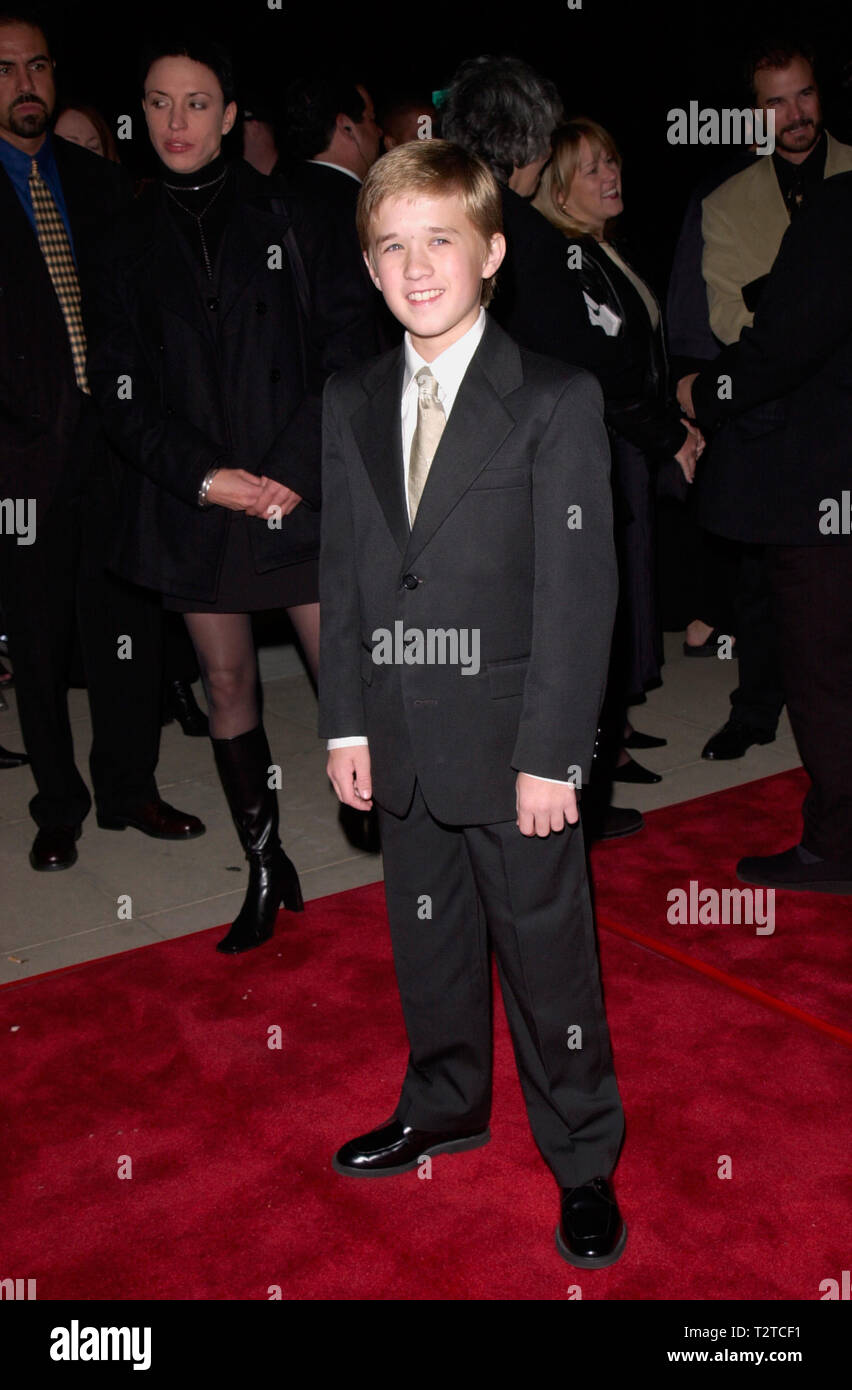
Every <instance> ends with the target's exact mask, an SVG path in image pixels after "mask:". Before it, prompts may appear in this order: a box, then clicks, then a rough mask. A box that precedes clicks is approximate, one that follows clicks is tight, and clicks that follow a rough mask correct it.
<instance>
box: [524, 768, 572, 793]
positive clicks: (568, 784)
mask: <svg viewBox="0 0 852 1390" xmlns="http://www.w3.org/2000/svg"><path fill="white" fill-rule="evenodd" d="M524 776H525V777H532V779H533V781H534V782H550V783H551V784H552V785H553V786H554V787H573V788H574V790H575V791H576V790H577V787H576V783H574V782H563V781H562V778H561V777H537V776H536V774H535V773H534V772H525V773H524Z"/></svg>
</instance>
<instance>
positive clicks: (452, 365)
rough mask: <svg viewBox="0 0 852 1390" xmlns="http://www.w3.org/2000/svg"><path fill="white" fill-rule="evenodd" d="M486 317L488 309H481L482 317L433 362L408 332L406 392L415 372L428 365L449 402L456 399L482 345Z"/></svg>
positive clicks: (406, 345)
mask: <svg viewBox="0 0 852 1390" xmlns="http://www.w3.org/2000/svg"><path fill="white" fill-rule="evenodd" d="M485 325H486V317H485V310H484V309H480V310H479V318H478V319H477V320H476V323H474V324H473V325H472V326H471V327H470V328H469V329H468V330H467V332H466V333H465V334H463V336H462V337H461V338H459V339H458V340H457V341H456V342H455V343H453V344H452V345H451V346H450V347H448V348H445V349H444V351H443V352H442V353H439V355H438V356H437V357H436V358H435V360H434V362H427V361H426V360H425V358H423V357H421V356H420V353H419V352H417V351H416V350H415V348H414V347H413V345H412V342H411V335H410V334H409V333H406V335H405V338H404V340H403V347H404V352H405V374H404V377H403V382H402V391H403V395H405V393H406V391H408V389H409V387H410V386H411V383H412V381H413V380H414V376H415V373H416V372H418V371H419V370H420V368H421V367H428V368H429V370H430V372H431V373H432V375H433V376H434V377H435V378H436V379H437V382H438V390H439V392H441V393H442V395H443V397H444V398H445V400H446V401H448V403H449V405H452V403H453V401H454V400H455V397H456V393H457V391H458V389H459V387H460V386H461V383H462V378H463V376H464V374H465V372H466V371H467V369H468V367H469V366H470V362H471V358H472V357H473V354H474V353H475V352H476V349H477V348H478V347H479V343H480V340H481V338H482V335H483V333H484V332H485Z"/></svg>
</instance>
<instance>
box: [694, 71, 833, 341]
mask: <svg viewBox="0 0 852 1390" xmlns="http://www.w3.org/2000/svg"><path fill="white" fill-rule="evenodd" d="M752 91H753V95H754V104H755V107H758V108H760V109H761V110H763V111H766V112H770V111H772V112H774V114H775V151H774V153H773V154H772V155H766V156H762V157H761V158H759V159H757V160H756V161H755V162H754V163H753V164H750V165H749V167H748V168H747V169H743V170H741V172H740V173H738V174H734V176H733V177H732V178H730V179H727V180H726V181H725V182H724V183H723V184H721V185H720V186H719V187H718V188H715V189H714V190H713V192H712V193H710V194H708V196H707V197H706V198H705V199H704V202H703V204H702V229H703V234H704V256H703V260H702V272H703V275H704V279H705V281H706V283H707V299H708V302H709V307H710V326H711V328H712V329H713V332H714V333H715V335H716V337H717V338H719V339H720V340H721V341H722V342H723V343H725V344H728V343H735V342H736V341H737V339H738V338H739V336H740V333H741V332H742V330H743V329H744V328H745V327H746V326H747V325H748V326H750V325H751V323H752V320H753V318H754V308H755V305H756V300H757V295H758V293H759V288H760V285H759V284H758V285H755V281H757V282H762V281H763V280H764V279H765V277H766V276H767V275H768V274H769V272H770V270H771V269H772V265H773V262H774V261H775V257H776V256H777V255H778V248H779V246H780V245H781V238H782V237H783V235H784V233H785V232H786V230H787V228H788V227H789V225H790V218H791V216H793V215H795V213H796V211H797V210H798V209H799V207H801V204H802V202H803V200H804V198H805V197H807V190H808V187H809V186H813V184H814V183H818V182H819V181H820V180H821V179H823V178H826V179H828V178H831V176H832V175H833V174H842V173H845V172H846V171H847V170H849V169H852V146H850V145H842V144H841V143H840V141H839V140H835V139H834V138H833V137H832V136H831V135H829V134H828V132H827V131H826V130H825V128H824V126H823V123H822V110H821V107H820V99H819V90H818V88H817V85H816V81H815V79H814V72H813V64H812V61H811V57H810V55H809V54H804V53H798V52H796V51H794V50H793V49H792V48H787V49H785V48H783V47H779V48H777V49H775V50H774V51H773V50H772V49H764V50H763V51H762V53H761V54H759V55H756V57H755V60H754V66H753V69H752Z"/></svg>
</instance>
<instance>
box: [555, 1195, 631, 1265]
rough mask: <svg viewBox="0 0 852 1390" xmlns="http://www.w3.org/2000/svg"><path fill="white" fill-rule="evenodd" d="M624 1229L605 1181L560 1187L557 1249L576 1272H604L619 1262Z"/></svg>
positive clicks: (615, 1203)
mask: <svg viewBox="0 0 852 1390" xmlns="http://www.w3.org/2000/svg"><path fill="white" fill-rule="evenodd" d="M626 1244H627V1227H626V1226H625V1224H624V1222H623V1221H622V1219H621V1212H620V1211H619V1210H618V1203H617V1202H616V1200H615V1197H614V1196H613V1193H612V1189H611V1187H610V1185H609V1183H608V1182H607V1180H606V1178H592V1180H591V1182H587V1183H584V1185H583V1186H582V1187H563V1188H562V1198H561V1219H560V1222H559V1225H558V1226H557V1228H556V1248H557V1250H558V1251H559V1253H560V1255H561V1256H562V1258H563V1260H567V1261H568V1263H569V1264H570V1265H575V1266H576V1267H577V1268H578V1269H604V1268H605V1267H606V1265H612V1264H615V1262H616V1260H617V1259H620V1257H621V1255H622V1252H623V1250H624V1247H625V1245H626Z"/></svg>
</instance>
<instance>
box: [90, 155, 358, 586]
mask: <svg viewBox="0 0 852 1390" xmlns="http://www.w3.org/2000/svg"><path fill="white" fill-rule="evenodd" d="M229 177H231V178H235V179H236V180H237V188H236V201H235V204H234V209H233V212H232V215H231V218H230V221H229V225H228V228H227V232H226V234H225V238H224V243H223V247H222V253H221V266H220V271H219V275H218V281H217V284H218V292H216V291H214V289H213V288H211V290H210V292H209V293H204V291H203V288H202V287H201V285H200V283H199V280H198V275H197V271H196V267H194V266H193V264H192V262H191V259H190V255H189V251H188V248H187V247H186V245H185V243H184V241H183V238H182V237H181V234H180V232H179V230H178V228H177V227H175V226H174V224H173V222H172V218H171V215H170V213H169V211H168V208H167V205H166V195H165V194H164V192H163V190H162V188H161V187H160V186H159V185H153V186H152V187H150V188H149V189H148V190H146V192H145V193H144V194H143V195H142V197H141V198H140V199H139V201H138V203H137V204H136V205H134V206H133V207H132V208H131V209H129V210H128V212H127V214H126V215H125V216H124V217H123V218H122V219H121V220H120V221H119V222H118V223H117V225H116V226H115V228H114V229H113V231H112V233H111V235H110V236H109V237H108V239H107V240H106V243H105V245H104V247H103V252H102V257H101V267H100V272H99V274H98V276H97V278H96V280H95V283H94V285H93V287H92V290H91V293H90V294H89V297H88V299H87V304H86V327H87V333H88V339H89V380H90V383H91V386H92V391H93V393H94V395H95V397H96V399H97V402H98V405H99V407H100V409H101V412H102V416H103V422H104V427H105V430H106V433H107V436H108V437H109V439H110V442H111V444H112V445H113V447H114V449H115V450H116V451H117V453H118V455H119V456H120V458H121V460H123V462H124V463H125V464H126V465H129V466H128V467H126V468H125V469H124V470H123V471H122V474H121V483H120V493H121V495H120V498H119V506H118V508H117V512H116V528H115V544H114V546H113V551H112V554H111V556H110V557H109V558H110V563H111V564H112V566H113V567H114V568H115V569H116V570H117V571H118V572H119V573H120V574H122V575H123V576H124V577H126V578H128V579H131V580H133V581H134V582H136V583H139V584H144V585H147V586H148V587H150V588H153V589H158V590H159V591H161V592H163V593H171V594H179V595H181V596H182V597H186V598H198V599H201V600H202V601H205V602H206V601H212V600H213V599H214V598H215V594H216V588H217V579H218V573H219V567H220V565H221V562H222V558H223V555H224V549H225V544H226V536H227V528H228V514H227V510H226V509H225V508H223V507H218V506H212V507H209V508H206V509H205V508H201V507H199V506H198V501H197V494H198V489H199V486H200V484H201V482H202V480H203V478H204V475H205V474H206V473H207V471H208V469H209V468H211V467H212V466H214V465H217V466H220V467H228V468H244V469H246V470H247V471H248V472H250V473H254V474H256V475H260V474H266V475H267V476H268V477H271V478H274V479H276V480H277V481H279V482H281V483H284V484H285V485H286V486H287V487H290V488H292V489H293V490H294V491H296V492H298V493H299V494H300V495H301V497H302V498H303V501H302V502H301V503H300V504H299V505H298V506H297V507H296V509H295V510H294V511H293V512H292V513H291V514H290V515H289V516H286V517H283V518H280V525H278V524H273V525H270V524H269V523H268V522H267V521H266V520H264V519H261V518H249V519H248V525H249V537H250V543H251V549H252V554H253V557H254V563H255V569H256V570H257V572H258V573H265V572H267V571H270V570H275V569H278V568H280V567H281V566H283V565H288V564H293V563H298V562H302V561H304V560H307V559H310V558H312V557H314V556H316V555H317V553H318V549H319V505H320V426H321V388H322V380H323V375H324V372H325V371H327V370H328V369H329V368H330V367H331V366H333V365H335V364H334V363H326V362H323V360H322V347H321V344H320V345H319V347H318V348H316V350H315V347H314V346H313V345H315V344H316V336H317V335H316V334H315V333H313V332H312V331H311V326H309V327H308V331H307V332H306V331H305V326H304V322H303V319H302V318H300V309H299V302H298V295H297V290H296V279H295V276H294V272H293V268H292V267H291V264H290V259H289V257H288V253H287V245H286V235H285V234H286V231H287V228H288V226H289V225H290V222H291V220H292V218H291V215H290V213H288V211H287V208H286V203H285V201H283V200H282V198H281V195H280V191H279V190H278V189H277V188H276V186H275V185H274V184H273V183H272V182H271V181H270V180H269V179H267V178H265V177H264V176H263V175H260V174H258V173H257V172H256V171H255V170H254V169H252V168H251V167H250V166H249V165H248V164H245V163H243V162H242V161H240V162H239V163H237V164H236V165H235V166H233V167H232V169H231V171H230V175H229ZM313 252H314V248H306V255H305V259H306V261H307V262H308V270H307V275H308V279H310V263H311V256H312V254H313ZM303 340H304V343H305V344H307V345H308V346H303ZM272 520H273V521H274V520H275V519H274V518H273V519H272Z"/></svg>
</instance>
